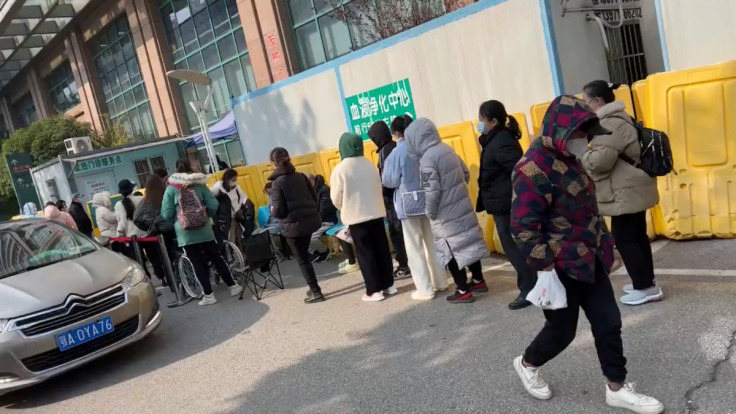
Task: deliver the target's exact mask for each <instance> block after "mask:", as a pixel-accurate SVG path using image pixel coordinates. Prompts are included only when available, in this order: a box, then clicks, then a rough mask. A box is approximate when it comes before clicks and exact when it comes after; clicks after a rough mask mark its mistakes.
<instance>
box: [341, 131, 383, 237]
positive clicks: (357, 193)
mask: <svg viewBox="0 0 736 414" xmlns="http://www.w3.org/2000/svg"><path fill="white" fill-rule="evenodd" d="M339 149H340V157H341V158H342V161H341V162H340V163H339V164H337V166H335V168H334V169H333V170H332V175H331V176H330V183H332V188H331V189H330V198H331V199H332V203H333V204H334V205H335V207H337V209H338V210H340V218H341V219H342V222H343V223H344V224H346V225H348V226H349V225H352V224H359V223H365V222H367V221H371V220H375V219H379V218H383V217H386V206H385V204H384V203H383V197H382V194H381V191H382V185H381V177H380V176H379V175H378V171H376V167H374V166H373V164H371V162H370V161H369V160H368V159H367V158H365V157H363V138H361V137H360V135H356V134H351V133H345V134H342V136H341V137H340V144H339Z"/></svg>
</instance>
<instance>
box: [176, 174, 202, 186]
mask: <svg viewBox="0 0 736 414" xmlns="http://www.w3.org/2000/svg"><path fill="white" fill-rule="evenodd" d="M169 185H171V186H172V187H176V188H181V187H186V186H190V185H207V176H206V175H204V174H202V173H174V174H171V175H170V176H169Z"/></svg>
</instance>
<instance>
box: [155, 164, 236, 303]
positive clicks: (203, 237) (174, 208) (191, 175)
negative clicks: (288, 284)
mask: <svg viewBox="0 0 736 414" xmlns="http://www.w3.org/2000/svg"><path fill="white" fill-rule="evenodd" d="M182 188H188V189H191V190H194V192H195V193H197V195H198V196H199V200H200V201H201V202H202V204H203V205H204V206H205V208H206V210H207V214H208V215H209V217H213V216H214V215H215V213H216V212H217V208H218V207H219V203H218V202H217V199H216V198H215V196H213V195H212V192H211V191H210V190H209V188H207V176H206V175H204V174H202V173H195V172H193V171H192V166H191V165H190V164H189V161H187V160H179V161H177V163H176V173H175V174H172V175H171V176H169V186H168V187H167V188H166V192H165V193H164V200H163V203H162V204H161V217H162V218H163V219H164V220H166V221H171V220H174V230H175V231H176V239H177V241H178V243H179V247H181V248H183V249H184V252H185V253H186V255H187V258H189V260H190V261H191V262H192V266H194V273H195V274H196V275H197V279H198V280H199V283H201V284H202V289H203V290H204V297H203V298H202V300H201V301H200V302H199V305H201V306H204V305H214V304H215V303H217V299H216V298H215V295H214V293H213V292H212V285H211V284H210V272H209V267H208V266H207V265H208V262H209V261H211V262H212V264H213V265H214V266H215V269H216V270H217V273H218V274H219V275H220V277H221V278H222V280H224V281H225V283H226V284H227V285H228V286H229V287H230V295H231V296H237V295H239V294H240V292H242V291H243V287H242V286H240V285H238V284H237V283H235V281H234V280H233V276H232V274H231V273H230V269H229V268H228V266H227V262H225V259H224V258H223V257H222V256H221V255H220V250H219V248H218V246H217V242H215V233H214V231H213V230H212V225H211V224H210V223H209V220H208V224H205V225H204V226H202V227H199V228H196V229H184V228H182V226H181V224H180V223H179V221H178V220H176V217H177V213H178V211H179V192H180V190H181V189H182Z"/></svg>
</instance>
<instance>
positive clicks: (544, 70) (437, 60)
mask: <svg viewBox="0 0 736 414" xmlns="http://www.w3.org/2000/svg"><path fill="white" fill-rule="evenodd" d="M539 4H540V2H539V0H506V1H505V2H503V3H500V4H497V5H494V6H490V7H487V8H485V9H482V10H480V11H478V12H477V13H474V14H470V15H467V16H463V17H462V18H460V19H456V20H453V19H450V18H449V17H452V16H453V15H449V16H446V18H448V19H447V20H448V22H447V23H446V24H444V25H442V26H439V27H436V28H433V29H432V30H428V31H422V30H421V29H422V27H419V28H417V29H415V30H414V31H413V32H409V33H406V34H404V37H406V38H405V39H402V35H399V37H397V38H392V39H388V40H386V41H384V42H382V43H379V44H376V45H372V46H369V47H368V48H366V49H363V50H360V51H358V52H355V54H354V55H353V56H357V57H356V58H351V55H348V56H347V57H346V58H344V59H342V60H341V61H338V62H337V63H335V62H333V63H328V64H327V66H323V67H322V68H328V69H327V70H326V71H323V72H320V73H318V74H315V75H312V76H309V77H307V78H304V79H301V80H298V81H296V82H294V83H289V80H287V81H285V83H284V84H283V85H284V86H280V85H278V84H277V85H275V86H274V87H273V89H274V90H271V91H269V92H267V93H265V94H263V95H260V96H256V97H254V98H250V99H249V100H246V101H245V102H241V103H237V104H236V105H235V119H236V123H237V125H238V132H239V134H240V139H241V141H242V142H243V150H244V151H245V157H246V160H247V162H248V164H257V163H261V162H265V161H267V160H268V155H269V152H270V151H271V149H272V148H273V147H275V146H284V147H286V148H287V149H289V151H290V152H291V153H292V154H294V155H300V154H304V153H310V152H315V151H320V150H324V149H330V148H336V147H337V142H338V139H339V137H340V135H341V134H342V133H343V132H344V131H346V130H347V120H346V117H345V113H344V110H343V100H342V98H341V97H340V92H339V86H338V76H337V73H336V70H339V73H340V78H341V80H342V86H343V90H344V96H345V97H349V96H353V95H357V94H359V93H361V92H365V91H368V90H371V89H374V88H377V87H380V86H384V85H386V84H390V83H392V82H396V81H399V80H403V79H406V78H408V79H409V82H410V85H411V89H412V95H413V98H414V107H415V109H416V111H417V114H418V116H424V117H429V118H431V119H432V120H434V121H435V123H436V124H437V125H439V126H442V125H447V124H453V123H457V122H461V121H472V120H474V119H475V118H476V117H477V115H478V107H479V106H480V104H481V103H482V102H483V101H485V100H488V99H498V100H501V101H503V102H504V103H505V104H506V106H507V109H508V111H509V112H518V111H523V112H526V113H528V111H529V108H530V107H531V105H533V104H535V103H539V102H543V101H546V100H550V99H552V98H553V97H554V87H553V80H552V74H551V69H550V65H549V56H548V53H547V47H546V42H545V36H544V29H543V25H542V20H541V10H540V9H539ZM478 6H479V5H478V4H476V5H473V6H468V7H471V8H472V7H478ZM466 10H473V9H466ZM461 12H462V10H461ZM466 13H467V11H466ZM455 16H459V14H455ZM450 20H452V21H450ZM434 22H435V23H431V22H430V23H429V24H430V25H432V24H437V22H441V20H436V21H434ZM426 27H431V26H425V28H426ZM412 33H413V34H415V35H413V34H412ZM412 36H413V37H412ZM397 40H402V41H400V42H398V43H396V41H397ZM342 61H345V63H343V64H340V65H339V63H340V62H342ZM330 65H331V66H332V68H330ZM338 65H339V66H338ZM319 70H320V67H318V68H316V69H314V71H319ZM292 82H293V81H292ZM256 95H258V94H256Z"/></svg>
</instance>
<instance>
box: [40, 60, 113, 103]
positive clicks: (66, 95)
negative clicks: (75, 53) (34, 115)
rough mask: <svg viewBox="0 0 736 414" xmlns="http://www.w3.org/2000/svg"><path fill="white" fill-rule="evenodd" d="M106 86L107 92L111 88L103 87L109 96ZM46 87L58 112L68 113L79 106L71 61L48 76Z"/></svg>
mask: <svg viewBox="0 0 736 414" xmlns="http://www.w3.org/2000/svg"><path fill="white" fill-rule="evenodd" d="M105 86H107V91H109V90H110V86H109V85H105V84H103V85H102V90H103V93H105V94H107V92H106V91H105ZM46 87H47V88H48V90H49V95H51V102H52V104H53V105H54V108H55V109H56V110H57V111H58V112H66V111H68V110H69V109H71V108H72V107H74V106H75V105H77V104H79V92H78V91H77V83H76V81H75V80H74V75H72V67H71V65H70V64H69V61H66V62H64V63H62V64H61V65H59V66H58V67H57V68H56V69H54V70H53V71H52V72H51V73H49V74H48V76H46Z"/></svg>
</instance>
